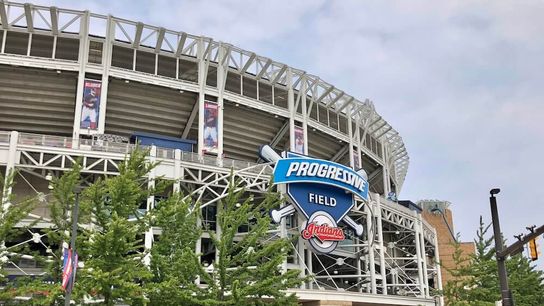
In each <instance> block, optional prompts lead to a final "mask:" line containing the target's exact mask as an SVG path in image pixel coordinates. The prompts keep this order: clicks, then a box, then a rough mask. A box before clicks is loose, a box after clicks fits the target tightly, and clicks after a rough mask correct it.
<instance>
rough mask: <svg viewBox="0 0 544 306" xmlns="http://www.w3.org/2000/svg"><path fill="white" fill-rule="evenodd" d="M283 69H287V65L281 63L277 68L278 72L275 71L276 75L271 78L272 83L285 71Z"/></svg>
mask: <svg viewBox="0 0 544 306" xmlns="http://www.w3.org/2000/svg"><path fill="white" fill-rule="evenodd" d="M285 69H287V65H283V66H281V68H280V70H278V72H276V75H275V76H274V78H273V79H272V82H271V83H272V85H274V84H276V83H277V82H278V81H279V79H280V78H281V76H282V75H283V74H284V73H285Z"/></svg>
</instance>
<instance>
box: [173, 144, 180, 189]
mask: <svg viewBox="0 0 544 306" xmlns="http://www.w3.org/2000/svg"><path fill="white" fill-rule="evenodd" d="M180 181H181V150H180V149H176V150H174V186H173V188H174V193H178V192H179V191H180V189H181V182H180Z"/></svg>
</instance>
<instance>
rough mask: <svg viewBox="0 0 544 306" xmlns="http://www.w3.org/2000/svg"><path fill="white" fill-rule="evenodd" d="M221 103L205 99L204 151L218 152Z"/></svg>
mask: <svg viewBox="0 0 544 306" xmlns="http://www.w3.org/2000/svg"><path fill="white" fill-rule="evenodd" d="M218 116H219V105H218V104H217V103H215V102H210V101H204V146H203V148H204V151H205V152H210V153H217V148H218V142H217V137H218V126H217V119H218Z"/></svg>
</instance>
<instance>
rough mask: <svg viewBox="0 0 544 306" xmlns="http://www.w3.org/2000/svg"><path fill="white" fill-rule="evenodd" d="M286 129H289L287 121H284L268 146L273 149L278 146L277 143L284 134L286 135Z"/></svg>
mask: <svg viewBox="0 0 544 306" xmlns="http://www.w3.org/2000/svg"><path fill="white" fill-rule="evenodd" d="M288 129H289V120H286V121H285V123H284V124H283V125H282V126H281V128H280V129H279V130H278V132H277V133H276V135H274V138H272V140H271V141H270V146H271V147H272V148H275V147H276V146H277V145H278V143H279V142H280V141H281V140H282V139H283V136H285V133H287V130H288Z"/></svg>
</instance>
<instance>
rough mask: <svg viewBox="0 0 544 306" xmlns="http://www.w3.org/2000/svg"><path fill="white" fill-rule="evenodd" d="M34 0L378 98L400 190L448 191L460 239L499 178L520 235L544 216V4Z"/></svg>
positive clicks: (506, 221) (506, 211)
mask: <svg viewBox="0 0 544 306" xmlns="http://www.w3.org/2000/svg"><path fill="white" fill-rule="evenodd" d="M33 2H34V3H40V4H45V5H55V6H58V7H64V8H74V9H89V10H90V11H92V12H95V13H102V14H112V15H114V16H117V17H122V18H126V19H131V20H137V21H142V22H144V23H148V24H152V25H157V26H163V27H166V28H169V29H173V30H179V31H185V32H188V33H192V34H198V35H205V36H209V37H212V38H214V39H215V40H219V41H224V42H228V43H232V44H234V45H237V46H239V47H241V48H244V49H247V50H251V51H254V52H256V53H258V54H260V55H263V56H267V57H270V58H273V59H275V60H277V61H280V62H283V63H286V64H288V65H290V66H293V67H296V68H300V69H303V70H305V71H307V72H309V73H311V74H314V75H318V76H320V77H321V78H322V79H324V80H326V81H327V82H329V83H331V84H334V85H335V86H336V87H337V88H340V89H342V90H344V91H346V92H347V93H349V94H351V95H354V96H356V97H358V98H359V99H361V100H362V99H364V98H369V99H371V100H372V101H374V104H375V106H376V109H377V110H378V112H379V113H380V114H382V115H383V117H384V118H386V120H388V121H389V123H390V124H391V125H393V126H394V127H395V129H396V130H398V131H399V132H400V134H401V136H402V137H403V139H404V142H405V143H406V147H407V149H408V152H409V154H410V159H411V163H410V168H409V170H408V176H407V178H406V182H405V184H404V188H403V190H402V193H401V195H400V198H402V199H411V200H413V201H416V200H419V199H429V198H430V199H443V200H448V201H450V202H451V203H452V206H451V209H452V210H453V212H454V217H455V231H458V232H460V233H461V235H462V238H463V239H464V240H471V239H472V238H473V237H474V233H475V231H476V228H477V225H478V219H479V216H480V215H483V216H484V218H485V220H486V221H489V220H490V216H489V200H488V196H489V190H490V188H492V187H499V188H501V190H502V191H501V193H500V195H499V199H498V202H499V207H500V208H499V209H500V215H501V221H502V227H503V231H504V233H505V236H506V237H507V238H508V239H509V241H510V242H513V240H514V238H513V237H512V236H513V235H514V234H519V233H522V232H525V231H526V230H525V226H528V225H541V224H543V223H544V188H543V187H542V182H541V181H540V180H541V179H542V177H543V175H544V173H543V172H544V166H543V163H544V160H543V158H542V156H543V155H542V153H543V151H544V127H543V126H542V123H543V122H544V76H543V70H544V35H543V33H544V18H542V15H543V13H544V2H541V1H540V2H539V1H388V2H384V1H321V0H307V1H306V0H304V1H301V0H298V1H292V0H291V1H277V0H274V1H272V0H265V1H256V0H255V1H219V0H217V1H207V0H203V1H202V0H191V1H169V0H162V1H153V2H146V1H128V0H116V1H96V0H94V1H93V0H91V1H85V2H77V3H76V2H74V1H52V0H37V1H33ZM540 244H541V245H544V242H543V241H542V240H541V242H540ZM541 261H542V260H541ZM542 266H544V265H541V267H542Z"/></svg>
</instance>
